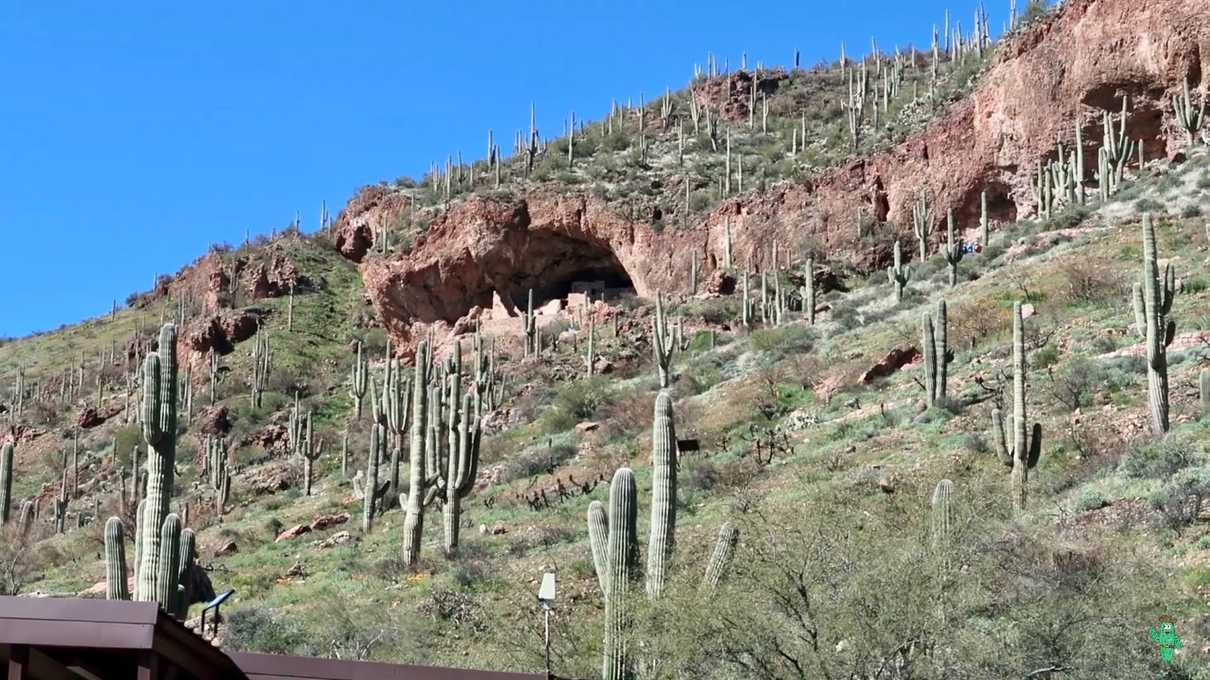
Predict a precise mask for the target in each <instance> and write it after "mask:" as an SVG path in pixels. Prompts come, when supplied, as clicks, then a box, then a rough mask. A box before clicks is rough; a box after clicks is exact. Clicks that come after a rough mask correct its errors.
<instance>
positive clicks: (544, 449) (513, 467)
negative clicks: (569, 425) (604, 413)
mask: <svg viewBox="0 0 1210 680" xmlns="http://www.w3.org/2000/svg"><path fill="white" fill-rule="evenodd" d="M575 455H576V447H575V446H573V445H571V444H554V445H550V446H539V447H535V448H532V449H526V450H525V451H522V452H521V453H520V454H518V455H516V456H513V458H512V459H511V460H509V461H508V462H507V463H506V464H505V466H504V470H503V472H502V477H503V479H504V481H506V482H511V481H513V480H516V479H526V478H529V477H533V476H535V475H544V474H549V473H551V472H554V471H555V470H556V469H558V467H559V466H560V465H562V464H563V463H565V462H567V461H569V460H571V459H572V458H573V457H575Z"/></svg>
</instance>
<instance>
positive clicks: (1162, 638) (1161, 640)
mask: <svg viewBox="0 0 1210 680" xmlns="http://www.w3.org/2000/svg"><path fill="white" fill-rule="evenodd" d="M1151 639H1152V641H1154V642H1155V643H1156V644H1157V645H1159V646H1160V658H1161V659H1163V660H1164V663H1172V655H1173V654H1175V653H1176V650H1178V649H1180V648H1181V647H1184V646H1185V645H1184V644H1182V643H1181V638H1180V636H1179V635H1177V634H1176V622H1175V621H1173V620H1172V617H1170V616H1161V617H1160V622H1159V625H1158V626H1153V627H1152V628H1151Z"/></svg>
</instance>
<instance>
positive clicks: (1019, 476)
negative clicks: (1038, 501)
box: [992, 302, 1042, 514]
mask: <svg viewBox="0 0 1210 680" xmlns="http://www.w3.org/2000/svg"><path fill="white" fill-rule="evenodd" d="M1012 355H1013V358H1012V360H1013V416H1012V423H1011V429H1010V430H1009V431H1007V432H1006V431H1005V427H1004V418H1003V416H1002V415H1001V413H1000V409H994V410H993V411H992V438H993V440H994V441H995V443H996V450H997V451H999V452H1000V458H1001V459H1002V460H1003V461H1004V464H1005V465H1006V466H1008V467H1009V468H1011V469H1012V479H1011V484H1012V489H1011V496H1012V505H1013V513H1014V514H1020V513H1022V512H1024V510H1025V502H1026V485H1027V484H1028V482H1029V471H1030V470H1031V469H1032V468H1033V467H1034V466H1035V465H1037V464H1038V458H1039V456H1040V455H1041V453H1042V425H1041V424H1040V423H1034V424H1033V428H1032V429H1031V428H1029V426H1028V425H1027V424H1026V419H1027V415H1026V411H1025V396H1026V395H1025V391H1026V380H1025V369H1026V365H1025V321H1024V319H1023V318H1022V316H1021V303H1020V302H1015V303H1013V348H1012ZM1009 435H1011V437H1012V438H1011V440H1010V439H1009Z"/></svg>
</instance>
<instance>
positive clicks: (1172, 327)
mask: <svg viewBox="0 0 1210 680" xmlns="http://www.w3.org/2000/svg"><path fill="white" fill-rule="evenodd" d="M1181 288H1182V286H1181V283H1180V281H1178V280H1177V279H1176V273H1175V272H1173V270H1172V265H1171V264H1169V265H1167V266H1166V267H1164V273H1163V275H1162V276H1161V275H1160V267H1159V262H1158V261H1157V256H1156V247H1155V227H1154V226H1153V225H1152V223H1151V215H1143V279H1142V282H1141V283H1136V284H1134V295H1133V298H1134V319H1135V330H1136V331H1137V332H1138V334H1139V337H1140V338H1142V340H1143V341H1144V343H1145V344H1146V346H1147V396H1148V402H1149V404H1150V407H1151V431H1152V433H1154V434H1155V435H1157V436H1163V435H1164V434H1166V433H1167V432H1168V345H1170V344H1172V339H1173V338H1174V337H1176V322H1175V321H1173V320H1171V319H1169V318H1168V314H1169V313H1170V312H1171V311H1172V300H1173V299H1174V298H1175V297H1176V294H1177V293H1179V292H1180V291H1181Z"/></svg>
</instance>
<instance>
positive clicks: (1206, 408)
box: [1198, 368, 1210, 416]
mask: <svg viewBox="0 0 1210 680" xmlns="http://www.w3.org/2000/svg"><path fill="white" fill-rule="evenodd" d="M1198 384H1199V387H1200V388H1199V390H1198V395H1199V397H1200V398H1199V401H1200V402H1201V404H1202V415H1204V416H1210V368H1203V369H1202V372H1201V378H1200V380H1199V381H1198Z"/></svg>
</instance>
